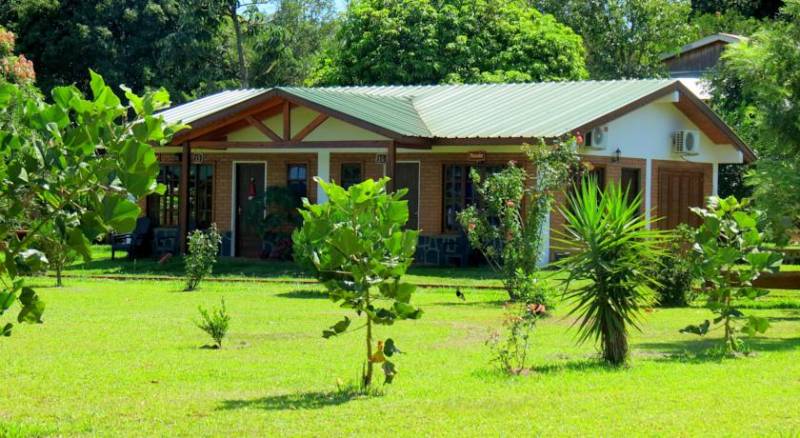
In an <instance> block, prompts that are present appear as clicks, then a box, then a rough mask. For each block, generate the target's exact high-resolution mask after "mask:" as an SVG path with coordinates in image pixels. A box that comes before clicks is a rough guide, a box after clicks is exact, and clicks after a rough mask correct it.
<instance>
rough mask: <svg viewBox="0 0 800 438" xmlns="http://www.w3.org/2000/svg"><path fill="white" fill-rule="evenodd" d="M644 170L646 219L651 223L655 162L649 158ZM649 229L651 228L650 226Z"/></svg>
mask: <svg viewBox="0 0 800 438" xmlns="http://www.w3.org/2000/svg"><path fill="white" fill-rule="evenodd" d="M645 162H646V164H645V169H644V217H645V219H647V220H648V221H650V215H651V214H652V211H651V210H652V209H653V160H652V159H650V158H648V159H647V160H646V161H645ZM647 228H650V226H649V225H648V226H647Z"/></svg>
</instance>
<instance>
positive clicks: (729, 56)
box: [712, 0, 800, 237]
mask: <svg viewBox="0 0 800 438" xmlns="http://www.w3.org/2000/svg"><path fill="white" fill-rule="evenodd" d="M782 16H783V19H782V20H780V21H776V22H775V23H773V24H772V25H771V26H769V27H768V28H765V29H763V30H761V31H760V32H758V33H756V34H755V35H753V37H752V38H751V39H750V40H749V41H744V42H742V43H739V44H734V45H731V46H729V47H728V48H727V49H726V51H725V53H724V54H723V57H722V60H723V62H722V64H721V66H720V68H719V72H718V73H717V75H716V76H715V77H714V78H713V81H712V86H713V92H714V100H715V102H717V104H716V106H717V107H718V108H721V109H722V112H723V114H726V115H727V117H726V119H727V120H729V121H733V122H734V126H736V127H737V128H740V129H739V130H740V131H742V132H744V133H745V138H746V139H750V140H752V143H751V144H753V146H754V148H755V149H756V152H757V153H758V155H759V159H758V161H757V162H756V164H755V168H754V169H753V170H752V171H751V172H750V173H749V174H748V178H747V182H748V184H750V185H751V186H752V187H753V198H754V202H755V203H756V205H758V207H759V208H760V209H764V210H765V211H766V212H767V213H768V215H769V218H770V223H771V228H772V231H771V232H772V234H773V235H774V236H782V237H785V236H786V233H785V231H787V230H788V229H791V228H796V227H797V226H798V224H800V190H798V189H797V188H798V187H800V105H797V100H798V99H799V98H800V77H799V76H798V75H797V74H796V72H797V70H798V68H800V1H798V0H790V1H787V2H786V6H785V7H784V8H783V9H782Z"/></svg>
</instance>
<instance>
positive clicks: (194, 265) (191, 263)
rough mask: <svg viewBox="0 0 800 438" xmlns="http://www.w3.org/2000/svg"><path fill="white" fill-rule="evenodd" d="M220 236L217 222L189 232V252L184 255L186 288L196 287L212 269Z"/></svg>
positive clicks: (220, 239) (219, 243) (192, 288)
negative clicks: (204, 229) (205, 227)
mask: <svg viewBox="0 0 800 438" xmlns="http://www.w3.org/2000/svg"><path fill="white" fill-rule="evenodd" d="M221 244H222V236H220V235H219V232H218V231H217V224H211V228H209V229H208V230H206V231H203V230H194V231H192V232H191V233H189V239H188V246H189V253H188V254H187V255H186V256H185V263H186V289H185V290H187V291H191V290H195V289H197V286H198V285H200V282H201V281H202V280H203V278H205V277H206V276H208V275H211V271H212V270H213V269H214V264H215V263H216V262H217V255H218V254H219V246H220V245H221Z"/></svg>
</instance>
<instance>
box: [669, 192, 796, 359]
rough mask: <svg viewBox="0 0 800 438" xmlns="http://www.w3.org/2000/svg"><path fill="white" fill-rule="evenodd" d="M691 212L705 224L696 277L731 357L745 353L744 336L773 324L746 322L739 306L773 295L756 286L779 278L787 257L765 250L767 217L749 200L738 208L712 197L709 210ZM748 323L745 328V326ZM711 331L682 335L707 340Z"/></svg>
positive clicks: (695, 328)
mask: <svg viewBox="0 0 800 438" xmlns="http://www.w3.org/2000/svg"><path fill="white" fill-rule="evenodd" d="M692 211H693V212H694V213H695V214H697V215H699V216H700V217H701V218H703V224H702V225H701V226H700V228H699V229H698V230H697V233H696V234H695V242H696V243H695V245H694V250H695V252H696V255H697V257H696V259H695V263H693V266H694V270H695V273H696V275H697V276H698V278H700V279H701V280H702V284H703V289H702V293H703V294H704V295H705V296H706V297H707V298H708V307H709V308H710V309H711V310H712V311H713V312H714V313H716V314H717V317H716V318H714V320H713V324H722V325H723V327H724V328H725V349H726V351H727V352H728V353H739V352H742V351H743V350H744V347H745V345H744V343H743V342H742V340H741V339H740V338H739V333H745V334H747V335H749V336H752V335H754V334H756V333H764V332H765V331H766V330H767V328H769V320H767V319H766V318H763V317H759V316H755V315H749V316H747V318H745V315H744V314H743V313H742V312H741V311H740V310H739V309H737V308H736V305H735V303H734V300H736V299H748V300H753V299H756V298H759V297H762V296H764V295H766V294H768V293H769V291H767V290H765V289H759V288H756V287H753V282H754V281H755V280H756V279H758V277H760V276H761V274H762V273H765V272H777V271H778V270H779V269H780V265H781V262H782V259H783V257H782V255H781V254H780V253H778V252H772V251H764V250H762V249H761V248H762V247H763V246H764V244H765V243H766V242H765V238H764V236H765V232H764V226H763V224H764V223H765V222H766V220H765V215H764V214H763V213H762V212H760V211H757V210H753V209H752V208H750V201H749V199H746V198H745V199H743V200H742V201H741V202H739V201H738V200H737V199H736V198H735V197H733V196H730V197H728V198H725V199H720V198H717V197H711V198H709V199H708V203H707V207H706V208H705V209H703V208H692ZM743 319H744V320H745V323H744V324H743V325H741V326H740V325H739V321H741V320H743ZM711 325H712V321H709V320H705V321H703V323H701V324H699V325H690V326H688V327H686V328H684V329H683V330H681V332H684V333H694V334H697V335H705V334H707V333H708V331H709V329H710V328H711Z"/></svg>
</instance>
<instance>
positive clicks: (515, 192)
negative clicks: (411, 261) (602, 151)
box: [458, 141, 579, 304]
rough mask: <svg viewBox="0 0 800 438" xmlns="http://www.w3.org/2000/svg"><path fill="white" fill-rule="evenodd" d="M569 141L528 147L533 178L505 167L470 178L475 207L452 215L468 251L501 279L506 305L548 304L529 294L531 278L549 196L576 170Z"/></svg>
mask: <svg viewBox="0 0 800 438" xmlns="http://www.w3.org/2000/svg"><path fill="white" fill-rule="evenodd" d="M574 145H575V143H574V141H566V142H558V143H556V144H555V145H547V144H544V143H542V144H539V145H536V146H528V147H526V148H525V151H526V153H527V155H528V159H529V160H530V161H532V162H534V163H536V174H529V173H528V172H527V171H526V170H525V169H523V168H521V167H518V166H516V164H515V163H514V162H510V163H509V164H508V166H507V167H506V168H504V169H503V170H501V171H499V172H496V173H494V174H491V175H489V176H487V177H486V178H485V179H482V178H481V176H480V174H478V172H476V171H475V170H474V169H473V171H472V172H471V174H470V177H471V178H472V183H473V187H474V188H475V192H476V194H477V198H478V203H477V204H476V205H472V206H469V207H467V208H466V209H464V210H463V211H462V212H460V213H459V214H458V220H459V223H460V224H461V226H462V227H463V228H464V230H465V231H466V233H467V238H468V239H469V242H470V244H471V245H472V247H473V248H476V249H478V250H479V251H480V252H481V253H482V254H483V255H484V258H485V259H486V261H487V262H488V263H489V266H490V267H491V268H492V269H493V270H494V271H495V272H498V273H500V274H501V275H502V279H503V286H504V287H505V289H506V291H507V292H508V296H509V298H510V299H511V300H512V301H517V300H518V301H523V302H534V303H539V304H552V303H548V302H546V301H545V300H546V299H547V297H546V296H544V295H539V294H533V295H530V293H531V292H534V291H535V289H536V285H535V282H534V280H533V279H534V278H535V275H534V274H535V273H536V272H537V271H538V266H539V261H540V257H541V245H542V229H543V227H544V224H545V221H546V219H547V215H549V214H550V208H551V206H552V203H553V194H554V193H555V192H556V191H557V190H560V189H561V188H562V187H563V186H564V184H565V183H566V182H567V181H568V180H569V178H570V174H571V172H572V171H573V170H574V169H575V168H576V167H577V166H578V164H579V160H578V155H577V153H576V152H575V146H574Z"/></svg>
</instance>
